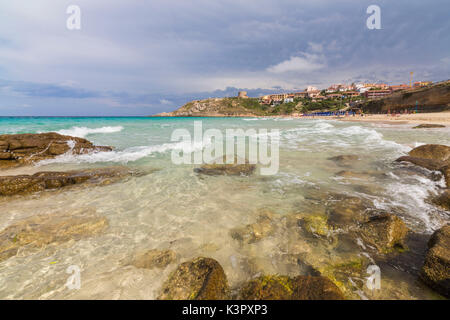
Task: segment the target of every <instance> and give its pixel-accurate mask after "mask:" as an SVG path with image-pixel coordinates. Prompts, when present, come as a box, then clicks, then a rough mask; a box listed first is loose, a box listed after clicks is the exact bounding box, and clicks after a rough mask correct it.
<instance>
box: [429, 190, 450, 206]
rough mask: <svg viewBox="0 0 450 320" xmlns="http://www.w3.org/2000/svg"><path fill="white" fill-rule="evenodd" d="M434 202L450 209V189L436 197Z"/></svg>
mask: <svg viewBox="0 0 450 320" xmlns="http://www.w3.org/2000/svg"><path fill="white" fill-rule="evenodd" d="M433 203H434V204H436V205H438V206H439V207H441V208H443V209H445V210H449V211H450V189H446V190H444V192H442V193H441V194H440V195H438V196H437V197H436V198H434V199H433Z"/></svg>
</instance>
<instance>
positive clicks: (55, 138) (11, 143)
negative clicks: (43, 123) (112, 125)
mask: <svg viewBox="0 0 450 320" xmlns="http://www.w3.org/2000/svg"><path fill="white" fill-rule="evenodd" d="M111 150H112V148H111V147H104V146H94V145H93V144H92V143H91V142H90V141H88V140H86V139H83V138H78V137H71V136H63V135H60V134H58V133H55V132H49V133H26V134H12V135H8V134H5V135H0V167H2V168H8V167H14V166H18V165H24V164H32V163H33V162H37V161H41V160H45V159H52V158H54V157H55V156H58V155H61V154H64V153H66V152H69V151H70V152H72V153H73V154H83V153H89V152H99V151H111Z"/></svg>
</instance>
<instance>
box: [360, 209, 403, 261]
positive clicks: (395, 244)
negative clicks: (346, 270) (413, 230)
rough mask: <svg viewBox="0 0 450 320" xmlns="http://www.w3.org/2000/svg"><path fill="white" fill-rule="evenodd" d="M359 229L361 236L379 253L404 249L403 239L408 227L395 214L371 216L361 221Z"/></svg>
mask: <svg viewBox="0 0 450 320" xmlns="http://www.w3.org/2000/svg"><path fill="white" fill-rule="evenodd" d="M360 231H361V238H362V239H363V240H364V241H365V242H367V243H369V244H370V245H371V246H374V247H376V248H377V250H378V251H379V252H380V253H388V252H391V251H393V250H394V249H398V250H404V249H406V245H405V242H404V240H405V237H406V234H407V233H408V231H409V229H408V228H407V227H406V225H405V223H404V222H403V220H402V219H400V218H399V217H397V216H396V215H393V214H387V213H386V214H380V215H377V216H373V217H371V218H370V219H369V220H368V221H367V222H365V223H363V225H362V226H361V229H360Z"/></svg>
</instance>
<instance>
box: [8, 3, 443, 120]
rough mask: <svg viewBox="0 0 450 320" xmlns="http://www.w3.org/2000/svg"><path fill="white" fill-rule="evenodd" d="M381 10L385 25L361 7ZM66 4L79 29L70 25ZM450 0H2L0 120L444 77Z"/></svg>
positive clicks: (134, 111)
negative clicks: (372, 26) (372, 22)
mask: <svg viewBox="0 0 450 320" xmlns="http://www.w3.org/2000/svg"><path fill="white" fill-rule="evenodd" d="M373 4H375V5H378V6H379V7H380V8H381V29H380V30H369V29H368V28H367V26H366V20H367V18H368V17H369V16H370V15H369V14H367V12H366V10H367V8H368V7H369V6H370V5H373ZM69 5H78V6H79V7H80V9H81V29H80V30H69V29H67V27H66V21H67V19H68V17H69V14H67V13H66V10H67V7H68V6H69ZM449 12H450V1H448V0H430V1H423V0H395V1H392V0H388V1H385V0H370V1H365V0H314V1H310V0H308V1H306V0H190V1H184V0H151V1H142V0H71V1H65V0H33V1H30V0H0V116H10V115H24V116H28V115H49V116H64V115H67V116H77V115H88V116H94V115H117V116H119V115H149V114H155V113H158V112H162V111H171V110H174V109H176V108H177V107H179V106H181V105H182V104H184V103H185V102H187V101H189V100H192V99H200V98H207V97H216V96H217V97H220V96H234V95H235V94H237V91H238V90H239V89H245V90H247V91H248V92H249V94H250V95H252V96H258V95H259V94H263V93H266V92H273V91H280V90H294V89H300V90H303V89H304V88H305V87H306V86H307V85H314V86H318V87H320V88H324V87H327V86H329V85H330V84H332V83H351V82H359V81H383V82H388V83H394V84H397V83H406V82H408V81H409V72H410V71H414V72H415V79H416V80H432V81H438V80H444V79H449V78H450V19H449V16H448V13H449Z"/></svg>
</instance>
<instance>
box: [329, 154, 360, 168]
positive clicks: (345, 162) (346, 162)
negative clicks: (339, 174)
mask: <svg viewBox="0 0 450 320" xmlns="http://www.w3.org/2000/svg"><path fill="white" fill-rule="evenodd" d="M327 160H331V161H334V162H335V163H336V164H338V165H340V166H343V167H349V166H351V165H353V164H354V163H355V162H356V161H358V160H359V157H358V156H357V155H354V154H345V155H340V156H336V157H331V158H328V159H327Z"/></svg>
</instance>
